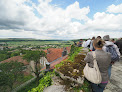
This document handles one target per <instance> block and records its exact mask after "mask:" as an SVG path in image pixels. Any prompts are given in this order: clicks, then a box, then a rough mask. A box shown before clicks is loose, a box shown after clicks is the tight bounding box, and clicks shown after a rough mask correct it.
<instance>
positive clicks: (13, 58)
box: [1, 56, 29, 65]
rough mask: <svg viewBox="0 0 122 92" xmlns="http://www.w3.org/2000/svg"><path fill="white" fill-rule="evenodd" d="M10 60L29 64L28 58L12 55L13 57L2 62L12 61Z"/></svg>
mask: <svg viewBox="0 0 122 92" xmlns="http://www.w3.org/2000/svg"><path fill="white" fill-rule="evenodd" d="M10 61H18V62H22V63H24V65H28V64H29V63H28V62H27V61H26V60H24V59H22V57H21V56H14V57H11V58H9V59H6V60H4V61H1V63H5V62H10Z"/></svg>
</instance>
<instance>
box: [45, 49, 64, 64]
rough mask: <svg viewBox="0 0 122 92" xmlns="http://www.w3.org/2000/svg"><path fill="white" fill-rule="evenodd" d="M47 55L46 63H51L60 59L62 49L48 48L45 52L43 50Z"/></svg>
mask: <svg viewBox="0 0 122 92" xmlns="http://www.w3.org/2000/svg"><path fill="white" fill-rule="evenodd" d="M44 51H45V52H46V53H47V61H48V62H52V61H54V60H56V59H58V58H60V57H62V52H63V49H61V48H50V49H48V51H47V50H44ZM48 52H49V53H48Z"/></svg>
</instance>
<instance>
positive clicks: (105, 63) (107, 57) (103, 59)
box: [84, 38, 111, 92]
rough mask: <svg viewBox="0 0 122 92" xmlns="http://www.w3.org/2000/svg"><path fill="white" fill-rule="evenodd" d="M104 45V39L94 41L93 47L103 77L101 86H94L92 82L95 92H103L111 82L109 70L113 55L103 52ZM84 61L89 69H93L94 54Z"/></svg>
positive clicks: (89, 54) (88, 54) (89, 53)
mask: <svg viewBox="0 0 122 92" xmlns="http://www.w3.org/2000/svg"><path fill="white" fill-rule="evenodd" d="M103 45H104V42H103V40H102V39H99V38H96V39H95V40H94V41H93V46H94V48H95V49H96V50H95V53H96V61H97V64H98V67H99V70H100V73H101V77H102V82H101V83H100V84H94V83H91V82H90V84H91V87H92V90H93V92H103V90H104V89H105V87H106V85H107V83H108V80H109V76H108V68H109V66H110V62H111V54H110V53H108V52H105V51H103V50H102V47H103ZM84 61H85V62H86V63H88V65H89V67H91V68H92V67H93V55H92V52H88V53H87V56H86V57H85V59H84Z"/></svg>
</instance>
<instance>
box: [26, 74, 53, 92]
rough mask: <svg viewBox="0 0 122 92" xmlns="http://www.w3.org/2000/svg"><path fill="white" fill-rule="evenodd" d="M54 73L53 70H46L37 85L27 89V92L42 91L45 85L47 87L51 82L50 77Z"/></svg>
mask: <svg viewBox="0 0 122 92" xmlns="http://www.w3.org/2000/svg"><path fill="white" fill-rule="evenodd" d="M54 75H55V72H48V73H47V74H46V75H45V76H44V77H43V78H42V79H40V81H39V85H38V86H37V87H36V88H33V89H31V90H29V91H28V92H43V90H44V88H45V87H48V86H50V85H51V83H52V79H51V78H52V77H53V76H54Z"/></svg>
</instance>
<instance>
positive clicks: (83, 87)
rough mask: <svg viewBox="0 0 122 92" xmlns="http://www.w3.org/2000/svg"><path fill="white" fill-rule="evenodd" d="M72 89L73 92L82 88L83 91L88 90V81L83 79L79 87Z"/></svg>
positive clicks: (78, 91)
mask: <svg viewBox="0 0 122 92" xmlns="http://www.w3.org/2000/svg"><path fill="white" fill-rule="evenodd" d="M73 89H74V90H75V92H80V90H83V92H90V83H89V82H88V81H87V80H85V81H84V84H83V85H82V86H81V87H79V88H73Z"/></svg>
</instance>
